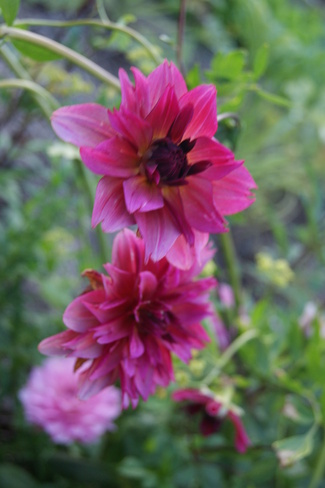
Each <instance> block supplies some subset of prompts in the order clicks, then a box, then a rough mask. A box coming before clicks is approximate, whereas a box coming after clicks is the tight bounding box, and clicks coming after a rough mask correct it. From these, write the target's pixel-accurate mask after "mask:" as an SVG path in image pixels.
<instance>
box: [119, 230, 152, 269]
mask: <svg viewBox="0 0 325 488" xmlns="http://www.w3.org/2000/svg"><path fill="white" fill-rule="evenodd" d="M143 260H144V245H143V241H142V240H141V239H139V237H136V235H135V234H134V232H132V231H130V230H129V229H124V230H123V231H121V232H119V233H118V234H117V236H116V237H115V239H114V242H113V249H112V264H113V265H114V266H116V267H118V268H120V269H124V270H125V271H130V272H131V273H138V272H140V269H141V267H142V264H143Z"/></svg>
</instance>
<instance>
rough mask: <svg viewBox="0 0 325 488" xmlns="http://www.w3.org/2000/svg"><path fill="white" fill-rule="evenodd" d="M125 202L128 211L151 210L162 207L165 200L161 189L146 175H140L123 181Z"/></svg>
mask: <svg viewBox="0 0 325 488" xmlns="http://www.w3.org/2000/svg"><path fill="white" fill-rule="evenodd" d="M123 189H124V198H125V204H126V208H127V210H128V212H130V213H131V214H133V213H134V212H137V211H139V212H149V211H151V210H156V209H157V208H162V207H163V206H164V200H163V197H162V195H161V190H160V188H158V187H157V186H156V185H155V183H151V182H149V181H148V180H147V178H146V177H145V176H142V175H138V176H134V177H133V178H129V179H128V180H125V181H124V183H123Z"/></svg>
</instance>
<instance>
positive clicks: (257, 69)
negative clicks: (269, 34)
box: [253, 44, 269, 80]
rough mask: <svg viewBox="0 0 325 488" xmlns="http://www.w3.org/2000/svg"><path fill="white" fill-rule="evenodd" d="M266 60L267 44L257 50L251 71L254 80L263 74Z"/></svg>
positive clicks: (267, 53) (267, 55)
mask: <svg viewBox="0 0 325 488" xmlns="http://www.w3.org/2000/svg"><path fill="white" fill-rule="evenodd" d="M268 60H269V46H268V45H267V44H263V45H262V46H261V47H260V48H259V49H258V51H257V53H256V56H255V59H254V67H253V71H254V75H255V78H256V79H257V80H258V79H259V78H260V77H261V76H262V75H263V74H264V73H265V70H266V68H267V64H268Z"/></svg>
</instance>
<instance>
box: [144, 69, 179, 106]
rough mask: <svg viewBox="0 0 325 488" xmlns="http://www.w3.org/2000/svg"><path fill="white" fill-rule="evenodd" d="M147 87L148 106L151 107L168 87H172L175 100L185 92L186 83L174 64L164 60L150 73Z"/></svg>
mask: <svg viewBox="0 0 325 488" xmlns="http://www.w3.org/2000/svg"><path fill="white" fill-rule="evenodd" d="M147 80H148V87H149V88H150V104H151V107H153V106H154V105H155V104H156V103H157V101H158V100H159V98H160V97H161V95H162V94H163V93H164V91H165V90H166V88H167V87H168V86H172V87H174V90H175V94H176V96H177V98H180V97H181V96H183V95H184V94H185V93H186V92H187V87H186V83H185V81H184V78H183V76H182V74H181V72H180V71H179V70H178V68H176V66H175V65H174V63H168V61H167V60H165V61H164V62H163V63H162V64H160V65H159V66H158V67H157V68H156V69H155V70H154V71H152V73H150V74H149V76H148V78H147Z"/></svg>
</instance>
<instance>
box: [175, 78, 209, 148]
mask: <svg viewBox="0 0 325 488" xmlns="http://www.w3.org/2000/svg"><path fill="white" fill-rule="evenodd" d="M216 94H217V92H216V89H215V87H214V86H213V85H200V86H197V87H196V88H194V89H193V90H191V91H189V92H188V93H186V94H185V95H184V96H183V97H182V98H181V99H180V100H179V105H180V108H183V107H185V106H186V105H188V104H191V105H192V106H193V110H194V113H193V117H192V120H191V121H190V123H189V124H188V126H187V128H186V131H185V133H184V136H183V137H184V139H187V138H190V139H191V140H193V139H196V138H198V137H202V136H206V137H213V136H214V134H215V133H216V131H217V128H218V122H217V101H216Z"/></svg>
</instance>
